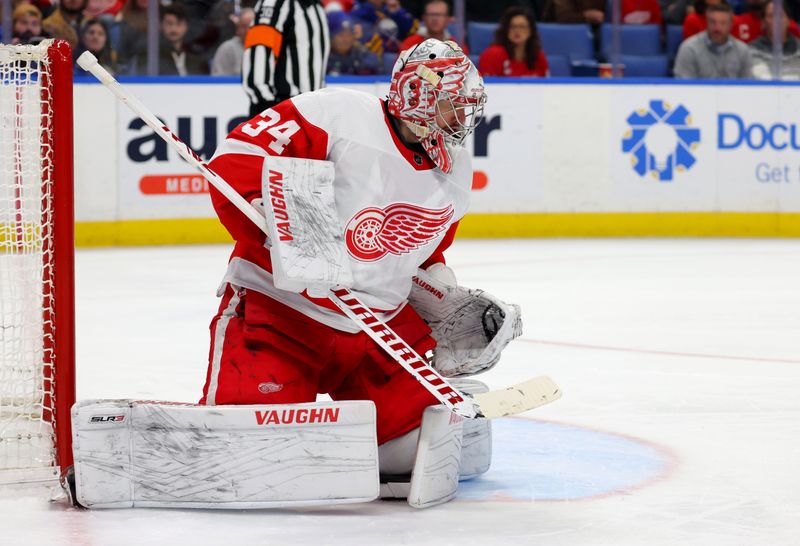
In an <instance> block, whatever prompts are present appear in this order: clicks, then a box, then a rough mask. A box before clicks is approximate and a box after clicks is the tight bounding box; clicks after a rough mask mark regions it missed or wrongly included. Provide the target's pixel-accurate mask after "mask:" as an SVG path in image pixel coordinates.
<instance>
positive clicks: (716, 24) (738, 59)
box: [674, 4, 753, 79]
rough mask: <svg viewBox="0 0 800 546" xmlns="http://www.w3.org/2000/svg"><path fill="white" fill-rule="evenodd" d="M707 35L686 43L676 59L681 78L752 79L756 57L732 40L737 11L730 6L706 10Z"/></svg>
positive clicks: (701, 34)
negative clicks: (734, 13) (734, 14)
mask: <svg viewBox="0 0 800 546" xmlns="http://www.w3.org/2000/svg"><path fill="white" fill-rule="evenodd" d="M705 16H706V21H707V23H708V26H707V29H706V32H702V33H700V34H696V35H694V36H692V37H691V38H689V39H688V40H685V41H684V42H683V43H682V44H681V45H680V47H679V48H678V55H677V57H676V58H675V69H674V71H675V77H677V78H704V79H705V78H750V77H751V76H752V71H753V56H752V53H751V52H750V49H749V48H748V47H747V45H746V44H745V43H744V42H741V41H739V40H737V39H736V38H734V37H733V36H731V27H732V25H733V10H731V7H730V6H729V5H727V4H716V5H709V6H707V7H706V9H705Z"/></svg>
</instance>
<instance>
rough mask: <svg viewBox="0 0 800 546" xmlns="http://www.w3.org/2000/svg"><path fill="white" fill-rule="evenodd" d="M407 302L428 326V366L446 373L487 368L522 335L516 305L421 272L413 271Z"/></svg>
mask: <svg viewBox="0 0 800 546" xmlns="http://www.w3.org/2000/svg"><path fill="white" fill-rule="evenodd" d="M408 300H409V303H410V304H411V306H412V307H413V308H414V310H415V311H416V312H417V313H419V315H420V316H421V317H422V318H423V319H424V320H425V322H427V323H428V326H429V327H430V328H431V330H432V333H431V335H432V336H433V338H434V339H435V340H436V349H434V352H433V355H434V356H433V363H432V365H433V367H434V368H435V369H436V370H437V371H438V372H439V373H441V374H442V375H443V376H445V377H463V376H469V375H475V374H478V373H481V372H484V371H486V370H488V369H490V368H491V367H493V366H494V365H495V364H497V362H498V361H499V360H500V353H501V352H502V350H503V349H504V348H505V346H506V345H508V343H509V342H510V341H511V340H512V339H514V338H516V337H518V336H520V335H521V334H522V318H521V316H520V309H519V306H517V305H509V304H507V303H504V302H503V301H501V300H499V299H497V298H496V297H494V296H493V295H491V294H489V293H488V292H484V291H483V290H475V289H470V288H465V287H463V286H450V285H447V284H445V283H442V282H440V281H439V280H438V279H437V278H436V277H435V276H433V275H430V274H429V273H428V272H426V271H422V270H420V271H419V272H418V273H417V276H416V277H415V278H414V283H413V285H412V289H411V293H410V294H409V297H408Z"/></svg>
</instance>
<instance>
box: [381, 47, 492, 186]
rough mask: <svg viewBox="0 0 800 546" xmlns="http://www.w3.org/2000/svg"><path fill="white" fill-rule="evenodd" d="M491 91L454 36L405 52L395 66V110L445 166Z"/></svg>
mask: <svg viewBox="0 0 800 546" xmlns="http://www.w3.org/2000/svg"><path fill="white" fill-rule="evenodd" d="M485 102H486V93H485V92H484V88H483V79H482V78H481V75H480V74H479V73H478V69H477V68H475V65H473V64H472V61H470V60H469V57H467V55H466V54H464V52H463V51H462V50H461V48H459V47H458V46H457V45H456V44H455V43H454V42H441V41H439V40H435V39H433V38H429V39H427V40H425V41H424V42H422V43H420V44H419V45H417V46H416V47H413V48H411V49H407V50H406V51H403V52H402V53H401V54H400V57H399V58H398V59H397V62H396V63H395V64H394V68H393V69H392V81H391V84H390V87H389V112H390V113H391V114H392V115H393V116H394V117H396V118H398V119H400V120H401V121H402V122H403V123H405V124H406V126H408V127H409V128H410V129H411V130H412V131H413V132H414V134H415V135H417V137H419V139H420V144H422V147H423V148H424V149H425V152H426V153H427V154H428V157H430V158H431V160H432V161H433V162H434V163H435V164H436V166H437V167H439V168H440V169H441V170H442V171H444V172H446V173H449V172H451V171H452V170H453V160H454V158H455V155H456V153H458V151H460V150H461V149H462V148H463V146H464V141H465V140H466V139H467V137H468V136H469V135H470V134H472V131H474V130H475V126H476V125H477V124H478V121H479V120H480V119H481V115H482V113H483V104H484V103H485Z"/></svg>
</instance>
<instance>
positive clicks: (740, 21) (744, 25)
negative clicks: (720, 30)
mask: <svg viewBox="0 0 800 546" xmlns="http://www.w3.org/2000/svg"><path fill="white" fill-rule="evenodd" d="M765 4H766V2H764V0H747V2H746V3H745V7H746V9H747V11H745V12H744V13H742V14H741V15H736V16H735V17H734V18H733V30H731V34H732V35H733V36H734V37H735V38H738V39H739V40H741V41H743V42H745V43H748V44H749V43H750V42H752V41H753V40H755V39H756V38H759V37H760V36H761V34H762V24H763V20H764V6H765ZM789 33H790V34H792V35H793V36H795V37H798V38H800V27H798V26H797V23H796V22H794V21H792V20H790V21H789Z"/></svg>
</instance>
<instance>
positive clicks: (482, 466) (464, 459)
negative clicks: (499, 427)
mask: <svg viewBox="0 0 800 546" xmlns="http://www.w3.org/2000/svg"><path fill="white" fill-rule="evenodd" d="M450 383H451V384H452V385H453V387H455V388H456V389H458V390H459V391H461V392H463V393H465V394H477V393H480V392H489V387H488V386H487V385H486V384H485V383H483V382H481V381H477V380H475V379H465V378H459V379H451V380H450ZM462 436H463V440H462V446H461V466H460V467H459V470H458V479H459V480H470V479H472V478H475V477H477V476H480V475H481V474H483V473H485V472H486V471H487V470H489V466H491V464H492V422H491V421H490V420H489V419H465V420H464V430H463V433H462Z"/></svg>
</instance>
